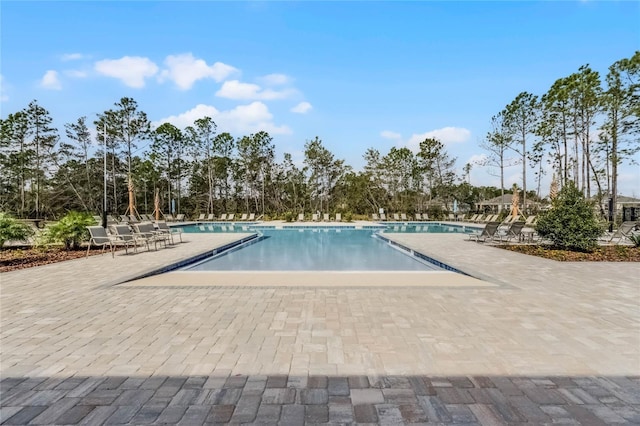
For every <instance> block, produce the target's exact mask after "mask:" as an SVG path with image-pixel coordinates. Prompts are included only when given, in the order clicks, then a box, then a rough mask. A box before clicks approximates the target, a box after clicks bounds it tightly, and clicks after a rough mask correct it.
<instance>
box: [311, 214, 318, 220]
mask: <svg viewBox="0 0 640 426" xmlns="http://www.w3.org/2000/svg"><path fill="white" fill-rule="evenodd" d="M311 220H312V221H314V222H317V221H318V214H317V213H313V214H312V215H311Z"/></svg>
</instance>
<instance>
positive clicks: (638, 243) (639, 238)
mask: <svg viewBox="0 0 640 426" xmlns="http://www.w3.org/2000/svg"><path fill="white" fill-rule="evenodd" d="M629 239H630V240H631V242H632V243H633V246H634V247H640V234H634V235H629Z"/></svg>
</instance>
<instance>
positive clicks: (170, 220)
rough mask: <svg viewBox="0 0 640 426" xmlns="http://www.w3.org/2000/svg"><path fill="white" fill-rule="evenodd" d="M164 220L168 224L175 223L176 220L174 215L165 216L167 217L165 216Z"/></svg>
mask: <svg viewBox="0 0 640 426" xmlns="http://www.w3.org/2000/svg"><path fill="white" fill-rule="evenodd" d="M164 219H165V220H166V221H167V222H173V221H174V220H175V219H174V218H173V215H172V214H165V215H164Z"/></svg>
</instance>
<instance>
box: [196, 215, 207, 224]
mask: <svg viewBox="0 0 640 426" xmlns="http://www.w3.org/2000/svg"><path fill="white" fill-rule="evenodd" d="M205 216H206V215H205V214H204V213H200V216H198V218H197V219H196V221H197V222H201V221H203V220H204V218H205Z"/></svg>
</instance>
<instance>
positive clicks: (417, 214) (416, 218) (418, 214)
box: [413, 213, 422, 220]
mask: <svg viewBox="0 0 640 426" xmlns="http://www.w3.org/2000/svg"><path fill="white" fill-rule="evenodd" d="M413 217H414V218H415V220H422V213H416V214H414V215H413Z"/></svg>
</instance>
